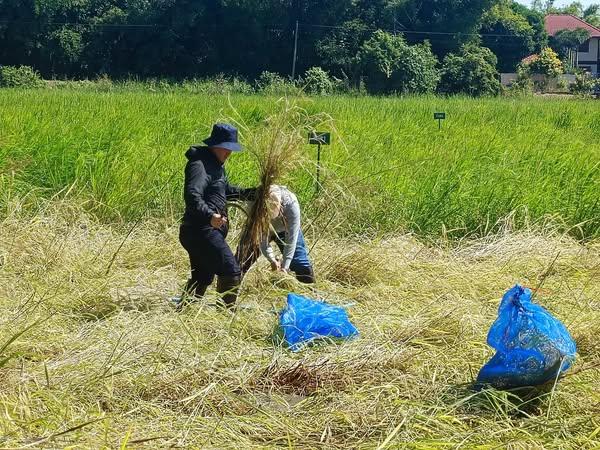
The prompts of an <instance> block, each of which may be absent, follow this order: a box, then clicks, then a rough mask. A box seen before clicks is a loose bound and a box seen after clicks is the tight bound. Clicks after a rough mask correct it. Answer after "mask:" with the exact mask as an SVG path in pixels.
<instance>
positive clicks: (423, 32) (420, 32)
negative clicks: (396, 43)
mask: <svg viewBox="0 0 600 450" xmlns="http://www.w3.org/2000/svg"><path fill="white" fill-rule="evenodd" d="M300 25H301V26H303V27H311V28H328V29H345V27H343V26H340V25H317V24H312V23H301V24H300ZM366 29H367V30H382V31H387V32H391V33H393V30H387V29H383V28H376V27H366ZM396 33H401V34H428V35H441V36H456V35H460V36H479V37H519V38H521V37H522V36H521V35H518V34H496V33H462V32H460V31H425V30H399V31H396Z"/></svg>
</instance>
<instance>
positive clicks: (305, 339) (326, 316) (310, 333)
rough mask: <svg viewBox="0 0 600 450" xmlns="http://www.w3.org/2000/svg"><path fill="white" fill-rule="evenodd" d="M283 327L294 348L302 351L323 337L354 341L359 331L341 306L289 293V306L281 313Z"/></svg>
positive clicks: (288, 341) (285, 335) (280, 320)
mask: <svg viewBox="0 0 600 450" xmlns="http://www.w3.org/2000/svg"><path fill="white" fill-rule="evenodd" d="M279 325H280V327H281V330H282V331H283V337H284V339H285V341H286V342H287V344H288V345H289V347H290V349H291V350H293V351H298V350H300V349H301V348H302V346H303V345H304V344H307V343H309V342H311V341H314V340H315V339H320V338H350V337H353V336H357V335H358V330H357V329H356V327H355V326H354V325H352V323H350V320H349V319H348V313H347V312H346V310H345V309H344V308H342V307H341V306H334V305H329V304H327V303H325V302H320V301H316V300H311V299H309V298H306V297H302V296H301V295H296V294H288V296H287V306H286V307H285V308H284V309H283V310H282V311H281V313H280V316H279Z"/></svg>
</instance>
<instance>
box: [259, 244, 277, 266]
mask: <svg viewBox="0 0 600 450" xmlns="http://www.w3.org/2000/svg"><path fill="white" fill-rule="evenodd" d="M260 251H261V253H262V254H263V256H264V257H265V258H267V259H268V260H269V262H270V263H271V267H273V266H276V265H277V264H278V261H277V258H275V252H274V251H273V247H271V244H270V243H269V238H268V237H267V238H265V239H263V240H262V241H261V243H260Z"/></svg>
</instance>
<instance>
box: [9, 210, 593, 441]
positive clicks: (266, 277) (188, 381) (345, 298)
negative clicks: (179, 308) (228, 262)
mask: <svg viewBox="0 0 600 450" xmlns="http://www.w3.org/2000/svg"><path fill="white" fill-rule="evenodd" d="M18 206H19V205H18V204H16V203H15V204H13V206H12V207H9V208H8V209H7V211H6V215H5V219H3V220H2V222H1V223H0V349H1V350H0V381H1V382H0V406H1V411H2V414H1V416H0V446H1V447H19V448H22V447H53V448H56V447H65V446H68V445H79V446H82V447H87V448H99V447H106V448H115V447H119V446H121V448H125V447H126V446H133V445H136V444H138V445H141V444H143V445H145V446H147V447H148V448H166V447H170V446H184V447H202V448H274V447H282V446H285V447H297V448H316V447H326V448H339V449H343V448H344V449H345V448H355V447H358V448H377V447H379V448H385V447H388V448H399V447H409V448H450V447H464V448H471V447H474V446H477V445H484V446H485V448H496V447H507V446H508V447H510V448H532V447H533V448H542V447H546V448H573V447H579V448H593V447H596V446H598V445H600V434H599V433H598V430H600V428H599V427H600V422H599V421H598V417H600V409H599V406H598V405H600V394H599V392H600V374H599V373H598V371H597V370H595V369H593V368H592V367H594V366H595V364H597V362H598V361H599V360H600V349H599V346H598V340H597V339H598V333H599V332H600V327H599V325H598V324H599V323H600V313H599V312H598V311H600V308H599V307H600V304H599V301H600V272H599V270H600V269H599V266H598V261H599V260H600V248H599V247H598V245H597V244H587V245H582V244H580V243H577V242H575V241H573V240H571V239H569V238H565V237H564V236H561V235H558V234H556V233H553V232H552V231H545V232H540V231H538V232H536V233H533V232H520V233H513V232H511V231H510V230H508V229H507V231H506V232H505V233H502V234H500V235H495V236H489V237H488V238H485V239H480V240H476V241H469V242H464V243H463V244H460V245H459V246H451V245H444V244H443V243H438V244H436V245H434V244H424V243H423V242H420V241H419V240H417V239H415V238H413V237H410V236H398V237H394V238H388V239H382V240H379V241H356V240H340V239H335V238H331V237H322V236H321V239H319V240H318V243H317V245H316V247H315V248H314V250H313V253H312V257H313V258H314V260H315V266H316V269H317V276H318V278H319V282H318V284H317V286H316V287H315V288H314V290H312V288H310V287H306V286H302V285H299V284H298V283H296V282H295V280H293V279H291V278H288V277H283V276H280V275H276V274H272V273H271V272H270V271H269V270H268V268H267V267H266V264H265V263H264V262H263V263H261V264H258V265H257V266H256V268H255V269H253V270H252V271H251V272H250V273H249V275H248V277H247V278H246V282H245V284H244V288H243V290H242V293H241V297H240V301H241V305H242V308H240V309H239V310H238V311H237V312H235V313H231V312H224V311H219V310H217V309H215V308H212V307H210V306H207V305H206V304H197V305H193V306H190V307H188V308H186V309H185V310H184V311H183V312H181V313H176V312H175V311H174V310H173V308H172V307H171V306H170V305H169V303H168V301H167V300H166V299H167V297H168V296H170V295H172V294H176V293H178V291H179V289H180V287H181V284H182V282H183V281H184V280H185V278H186V276H187V270H188V267H187V260H186V257H185V253H184V251H183V250H182V249H181V248H180V245H179V243H178V241H177V227H176V225H164V224H162V223H154V222H144V223H142V224H141V225H140V226H139V227H137V228H136V229H135V230H134V231H133V233H132V234H131V236H129V239H127V240H126V241H125V244H124V245H123V247H122V249H121V251H120V252H119V253H118V255H117V257H116V258H115V259H114V263H113V268H112V270H111V271H110V272H109V273H108V274H107V272H106V267H107V265H108V264H109V263H110V262H111V260H112V259H113V255H114V253H115V250H116V249H117V248H119V246H120V245H121V243H122V242H123V238H124V235H125V231H120V230H119V229H117V228H115V227H110V226H106V225H100V224H98V223H96V222H95V221H94V220H93V219H91V218H90V217H88V216H86V215H85V214H83V213H82V212H81V211H80V210H79V209H78V208H77V207H71V206H70V205H69V204H68V203H65V202H60V201H54V202H52V203H48V204H47V205H46V206H43V207H41V208H40V210H39V211H38V213H37V214H36V215H35V216H34V217H33V218H32V217H31V216H29V217H27V216H25V215H23V214H22V213H21V212H20V210H19V208H18ZM307 239H309V240H311V241H312V242H315V241H317V239H316V233H315V232H314V231H313V230H311V229H308V230H307ZM542 281H543V285H542V287H541V289H540V290H539V291H538V295H537V297H538V300H539V301H540V302H541V303H542V304H544V305H545V306H546V307H548V308H549V309H550V310H551V311H552V312H554V313H555V314H556V315H557V316H558V317H559V318H561V319H562V320H563V321H564V322H565V323H566V325H567V326H568V328H569V329H570V330H571V332H572V333H573V335H574V337H575V338H576V340H577V342H578V345H579V357H578V361H577V364H576V366H575V368H574V370H573V372H572V375H569V376H567V377H566V378H565V379H564V380H563V381H562V382H561V383H560V384H559V386H558V389H557V390H556V391H554V392H552V393H550V394H546V395H545V396H543V397H542V398H541V399H539V400H537V401H536V402H529V403H527V404H520V403H519V402H517V401H515V399H513V398H512V397H511V396H510V395H509V394H506V393H502V392H496V391H483V392H480V393H475V392H473V391H471V390H470V389H469V383H470V382H471V381H472V380H473V378H474V376H475V375H476V373H477V370H478V369H479V367H480V366H481V365H482V364H483V363H484V362H485V361H486V360H487V358H489V356H490V355H491V350H490V349H489V348H488V347H487V346H486V345H485V335H486V332H487V329H488V328H489V325H490V324H491V323H492V321H493V320H494V318H495V314H496V308H497V305H498V302H499V299H500V297H501V295H502V293H503V292H504V291H505V290H506V289H507V288H508V287H510V286H512V285H513V284H514V283H515V282H522V283H524V284H526V285H530V286H534V287H535V286H538V285H539V284H540V283H541V282H542ZM289 290H293V291H296V292H299V293H304V294H309V295H313V296H319V297H322V298H325V299H327V300H328V301H330V302H333V303H336V304H345V305H348V304H350V305H351V306H350V311H351V316H352V320H353V321H354V322H355V323H356V325H357V326H358V328H359V329H360V331H361V336H360V338H359V339H357V340H354V341H350V342H347V343H344V344H341V345H322V346H316V347H314V348H310V349H307V350H306V351H304V352H302V353H299V354H292V353H290V352H288V351H287V350H286V349H285V348H283V347H282V346H281V344H280V343H278V341H277V340H275V339H272V336H273V331H274V329H275V327H276V324H277V317H276V312H277V311H278V310H279V309H280V308H281V307H282V306H283V303H284V299H285V294H286V293H287V292H288V291H289ZM215 297H216V294H215V293H213V292H211V293H209V298H208V299H207V300H208V302H210V301H211V300H212V299H214V298H215Z"/></svg>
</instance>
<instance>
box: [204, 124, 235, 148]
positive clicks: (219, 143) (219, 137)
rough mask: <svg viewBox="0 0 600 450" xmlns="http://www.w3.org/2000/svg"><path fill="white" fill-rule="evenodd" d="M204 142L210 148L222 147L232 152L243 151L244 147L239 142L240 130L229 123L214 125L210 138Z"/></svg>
mask: <svg viewBox="0 0 600 450" xmlns="http://www.w3.org/2000/svg"><path fill="white" fill-rule="evenodd" d="M202 142H204V143H205V144H206V145H208V146H209V147H221V148H225V149H227V150H230V151H232V152H241V151H242V146H241V145H240V143H239V142H238V130H237V128H235V127H234V126H232V125H229V124H228V123H216V124H214V125H213V128H212V132H211V133H210V136H209V137H208V138H206V139H204V141H202Z"/></svg>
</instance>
